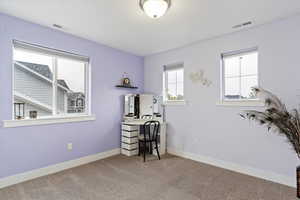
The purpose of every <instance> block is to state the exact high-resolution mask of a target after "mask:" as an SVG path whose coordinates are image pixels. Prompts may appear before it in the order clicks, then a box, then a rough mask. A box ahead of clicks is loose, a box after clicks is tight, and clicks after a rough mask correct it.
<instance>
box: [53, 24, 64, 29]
mask: <svg viewBox="0 0 300 200" xmlns="http://www.w3.org/2000/svg"><path fill="white" fill-rule="evenodd" d="M52 26H53V27H54V28H59V29H62V28H63V27H62V26H61V25H58V24H53V25H52Z"/></svg>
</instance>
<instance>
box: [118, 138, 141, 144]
mask: <svg viewBox="0 0 300 200" xmlns="http://www.w3.org/2000/svg"><path fill="white" fill-rule="evenodd" d="M138 141H139V139H138V137H132V138H128V137H122V142H124V143H127V144H134V143H137V142H138Z"/></svg>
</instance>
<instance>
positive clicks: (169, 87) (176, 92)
mask: <svg viewBox="0 0 300 200" xmlns="http://www.w3.org/2000/svg"><path fill="white" fill-rule="evenodd" d="M164 101H165V102H175V101H184V65H183V63H180V64H173V65H166V66H164Z"/></svg>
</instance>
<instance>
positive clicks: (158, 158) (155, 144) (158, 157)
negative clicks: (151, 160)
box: [155, 141, 160, 160]
mask: <svg viewBox="0 0 300 200" xmlns="http://www.w3.org/2000/svg"><path fill="white" fill-rule="evenodd" d="M155 146H156V153H157V156H158V160H160V155H159V151H158V145H157V141H155Z"/></svg>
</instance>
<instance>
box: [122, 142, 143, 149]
mask: <svg viewBox="0 0 300 200" xmlns="http://www.w3.org/2000/svg"><path fill="white" fill-rule="evenodd" d="M138 148H139V145H138V143H133V144H127V143H122V149H127V150H135V149H138Z"/></svg>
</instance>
